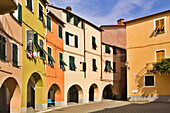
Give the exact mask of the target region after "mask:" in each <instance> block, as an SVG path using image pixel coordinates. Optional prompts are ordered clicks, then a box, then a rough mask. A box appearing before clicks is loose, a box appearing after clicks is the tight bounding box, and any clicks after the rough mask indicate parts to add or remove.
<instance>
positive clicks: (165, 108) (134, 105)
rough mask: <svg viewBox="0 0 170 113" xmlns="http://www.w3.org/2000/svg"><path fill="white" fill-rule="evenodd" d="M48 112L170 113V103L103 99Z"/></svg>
mask: <svg viewBox="0 0 170 113" xmlns="http://www.w3.org/2000/svg"><path fill="white" fill-rule="evenodd" d="M47 113H170V103H163V102H162V103H161V102H151V103H146V102H125V101H101V102H97V103H96V102H95V103H89V104H82V105H76V106H69V107H65V108H61V109H53V110H52V111H49V112H47Z"/></svg>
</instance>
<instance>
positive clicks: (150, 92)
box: [125, 10, 170, 101]
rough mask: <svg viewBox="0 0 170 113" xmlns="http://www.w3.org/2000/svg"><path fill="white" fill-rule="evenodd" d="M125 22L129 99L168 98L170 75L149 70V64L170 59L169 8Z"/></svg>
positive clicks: (151, 99) (169, 94)
mask: <svg viewBox="0 0 170 113" xmlns="http://www.w3.org/2000/svg"><path fill="white" fill-rule="evenodd" d="M125 24H126V39H127V85H128V86H127V91H128V92H127V95H128V99H129V100H132V101H134V100H137V101H169V99H170V89H169V87H168V86H170V75H169V74H164V73H163V74H159V73H153V72H152V71H151V70H152V68H153V65H152V63H154V62H158V61H159V60H160V59H164V58H170V37H169V36H170V31H169V30H170V10H167V11H163V12H160V13H156V14H152V15H148V16H144V17H140V18H137V19H133V20H129V21H126V22H125Z"/></svg>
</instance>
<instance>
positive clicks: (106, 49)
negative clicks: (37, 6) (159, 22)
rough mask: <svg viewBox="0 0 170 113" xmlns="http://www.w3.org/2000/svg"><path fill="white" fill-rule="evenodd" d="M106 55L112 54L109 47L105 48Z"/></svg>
mask: <svg viewBox="0 0 170 113" xmlns="http://www.w3.org/2000/svg"><path fill="white" fill-rule="evenodd" d="M105 53H109V54H110V47H109V46H105Z"/></svg>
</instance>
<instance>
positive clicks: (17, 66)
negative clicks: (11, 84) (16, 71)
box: [12, 64, 21, 68]
mask: <svg viewBox="0 0 170 113" xmlns="http://www.w3.org/2000/svg"><path fill="white" fill-rule="evenodd" d="M12 65H13V66H14V67H16V68H19V67H21V66H19V65H16V64H12Z"/></svg>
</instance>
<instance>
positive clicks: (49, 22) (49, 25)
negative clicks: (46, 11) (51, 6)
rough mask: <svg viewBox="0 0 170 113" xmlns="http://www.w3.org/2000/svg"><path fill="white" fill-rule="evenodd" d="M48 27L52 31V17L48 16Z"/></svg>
mask: <svg viewBox="0 0 170 113" xmlns="http://www.w3.org/2000/svg"><path fill="white" fill-rule="evenodd" d="M47 29H48V30H49V31H51V18H50V17H49V16H47Z"/></svg>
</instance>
